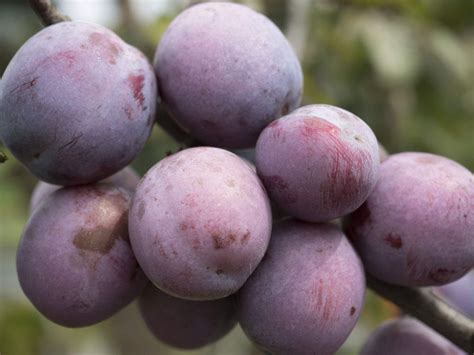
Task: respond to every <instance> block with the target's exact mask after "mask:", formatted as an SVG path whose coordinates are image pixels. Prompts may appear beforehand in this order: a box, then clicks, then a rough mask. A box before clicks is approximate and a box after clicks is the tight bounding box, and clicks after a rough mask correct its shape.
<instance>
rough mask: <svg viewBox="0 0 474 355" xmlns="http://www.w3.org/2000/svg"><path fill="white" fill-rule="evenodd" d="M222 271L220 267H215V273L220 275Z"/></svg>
mask: <svg viewBox="0 0 474 355" xmlns="http://www.w3.org/2000/svg"><path fill="white" fill-rule="evenodd" d="M223 272H224V270H222V269H217V270H216V274H217V275H221V274H222V273H223Z"/></svg>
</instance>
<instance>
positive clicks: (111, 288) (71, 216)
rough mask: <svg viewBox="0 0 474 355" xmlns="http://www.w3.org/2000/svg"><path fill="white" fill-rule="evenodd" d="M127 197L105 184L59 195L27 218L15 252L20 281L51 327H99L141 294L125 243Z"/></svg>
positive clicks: (139, 280)
mask: <svg viewBox="0 0 474 355" xmlns="http://www.w3.org/2000/svg"><path fill="white" fill-rule="evenodd" d="M131 194H132V193H131V192H130V191H128V190H124V189H122V188H117V187H113V186H111V185H107V184H95V185H84V186H77V187H68V188H63V189H60V190H57V191H55V192H53V193H52V194H50V195H49V196H47V197H46V198H45V200H44V201H43V202H42V203H41V204H40V206H38V208H36V209H35V210H34V212H33V214H32V215H31V216H30V219H29V221H28V224H27V226H26V228H25V231H24V232H23V235H22V238H21V240H20V244H19V247H18V251H17V272H18V279H19V281H20V285H21V288H22V289H23V291H24V293H25V295H26V296H27V297H28V298H29V299H30V301H31V302H32V303H33V305H34V306H35V307H36V308H37V309H38V311H40V312H41V313H42V314H43V315H44V316H45V317H47V318H48V319H50V320H51V321H53V322H55V323H58V324H61V325H63V326H66V327H82V326H87V325H92V324H95V323H98V322H100V321H102V320H104V319H106V318H108V317H110V316H111V315H113V314H114V313H115V312H117V311H118V310H120V309H121V308H122V307H124V306H126V305H127V304H128V303H130V302H131V301H132V300H133V299H134V298H135V297H137V296H138V295H139V294H140V293H141V291H142V290H143V288H144V287H145V285H146V283H147V279H146V277H145V275H144V274H143V272H142V271H141V270H140V267H139V265H138V263H137V261H136V259H135V257H134V255H133V252H132V248H131V246H130V242H129V240H128V230H127V215H128V208H129V204H130V199H131Z"/></svg>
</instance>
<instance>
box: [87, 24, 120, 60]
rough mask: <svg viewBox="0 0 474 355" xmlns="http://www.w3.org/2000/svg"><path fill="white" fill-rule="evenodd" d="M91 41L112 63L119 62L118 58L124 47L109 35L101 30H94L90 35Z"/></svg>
mask: <svg viewBox="0 0 474 355" xmlns="http://www.w3.org/2000/svg"><path fill="white" fill-rule="evenodd" d="M89 41H90V43H92V44H93V45H94V46H97V47H98V48H99V49H100V50H101V51H102V53H103V54H104V55H105V57H107V61H108V62H109V63H110V64H112V65H115V64H117V58H118V56H119V54H120V52H121V51H122V49H121V48H120V47H119V46H118V45H117V44H116V43H115V42H114V41H112V40H111V39H110V38H109V36H107V35H105V34H103V33H100V32H93V33H91V34H90V36H89Z"/></svg>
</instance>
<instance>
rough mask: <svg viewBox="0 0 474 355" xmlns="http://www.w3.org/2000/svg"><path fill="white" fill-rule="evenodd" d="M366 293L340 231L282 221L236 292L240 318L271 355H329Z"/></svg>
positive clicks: (357, 265)
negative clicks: (261, 259) (259, 262)
mask: <svg viewBox="0 0 474 355" xmlns="http://www.w3.org/2000/svg"><path fill="white" fill-rule="evenodd" d="M364 291H365V278H364V270H363V268H362V264H361V262H360V260H359V258H358V256H357V254H356V253H355V251H354V249H353V248H352V246H351V244H350V243H349V241H348V240H347V238H346V237H345V236H344V234H343V233H342V231H340V230H339V229H338V228H336V227H335V226H333V225H330V224H310V223H305V222H301V221H298V220H285V221H283V222H280V223H277V224H276V225H275V226H274V230H273V233H272V239H271V242H270V246H269V248H268V251H267V253H266V255H265V258H264V259H263V261H262V262H261V264H260V265H259V266H258V268H257V270H256V271H255V272H254V273H253V274H252V276H251V277H250V278H249V280H248V281H247V282H246V284H245V285H244V287H243V288H242V289H241V290H240V291H239V294H238V318H239V322H240V325H241V326H242V329H243V330H244V332H245V333H246V334H247V336H248V337H249V338H250V339H251V340H253V341H254V342H255V343H256V344H257V345H258V346H260V347H261V348H263V349H265V350H267V351H269V352H270V353H271V354H299V355H305V354H320V355H324V354H333V353H334V352H336V350H337V349H338V348H339V347H340V346H341V345H342V343H343V342H344V341H345V339H346V338H347V337H348V335H349V333H350V332H351V331H352V329H353V328H354V326H355V324H356V322H357V319H358V317H359V313H360V310H361V307H362V303H363V299H364Z"/></svg>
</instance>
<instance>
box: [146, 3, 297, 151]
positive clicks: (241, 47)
mask: <svg viewBox="0 0 474 355" xmlns="http://www.w3.org/2000/svg"><path fill="white" fill-rule="evenodd" d="M154 67H155V72H156V74H157V77H158V85H159V88H160V93H161V96H162V99H163V102H164V104H165V106H166V108H167V110H168V111H169V112H170V114H171V116H172V117H173V118H174V119H175V120H176V122H178V124H180V125H181V126H182V127H183V128H185V129H186V130H187V131H188V133H189V134H190V135H191V136H193V137H194V138H197V139H198V140H199V141H201V142H203V143H205V144H206V145H212V146H217V147H225V148H249V147H251V146H253V145H254V144H255V142H256V140H257V138H258V135H259V133H260V132H261V131H262V130H263V128H264V127H265V126H266V125H267V124H268V123H269V122H270V121H272V120H273V119H275V118H278V117H280V116H282V115H284V114H286V113H288V112H291V111H292V110H294V109H295V108H296V107H298V105H299V102H300V100H301V93H302V85H303V75H302V70H301V65H300V63H299V61H298V59H297V57H296V55H295V53H294V51H293V49H292V48H291V46H290V44H289V43H288V41H287V40H286V38H285V37H284V35H283V34H282V33H281V31H280V30H279V29H278V28H277V27H276V26H275V25H274V24H273V23H272V22H271V21H270V20H269V19H268V18H266V17H265V16H263V15H261V14H259V13H257V12H255V11H253V10H251V9H250V8H248V7H246V6H243V5H239V4H232V3H222V2H210V3H203V4H198V5H194V6H192V7H190V8H188V9H187V10H185V11H184V12H182V13H181V14H180V15H178V16H177V17H176V18H175V19H174V20H173V22H172V23H171V24H170V26H169V27H168V29H167V30H166V32H165V33H164V35H163V37H162V38H161V40H160V43H159V45H158V48H157V51H156V55H155V60H154Z"/></svg>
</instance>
